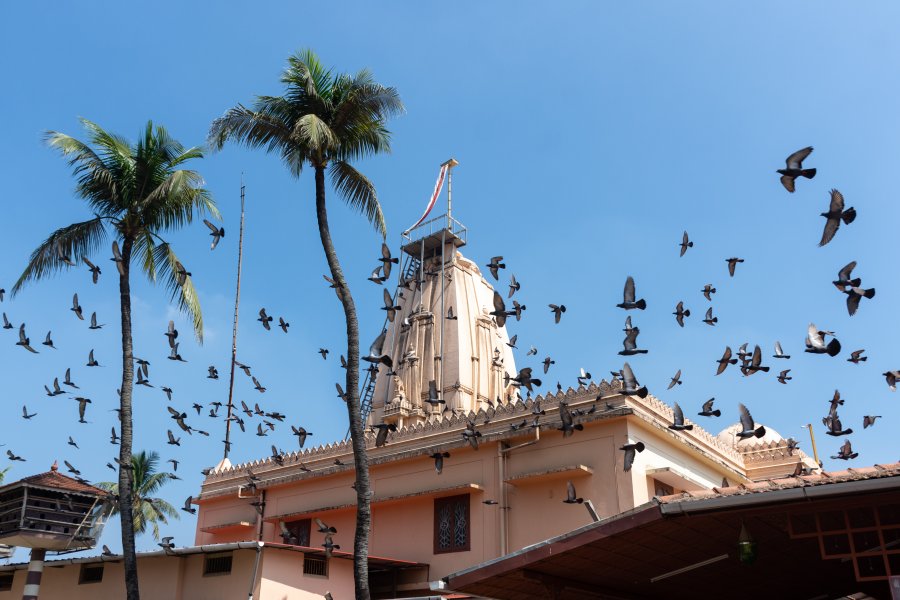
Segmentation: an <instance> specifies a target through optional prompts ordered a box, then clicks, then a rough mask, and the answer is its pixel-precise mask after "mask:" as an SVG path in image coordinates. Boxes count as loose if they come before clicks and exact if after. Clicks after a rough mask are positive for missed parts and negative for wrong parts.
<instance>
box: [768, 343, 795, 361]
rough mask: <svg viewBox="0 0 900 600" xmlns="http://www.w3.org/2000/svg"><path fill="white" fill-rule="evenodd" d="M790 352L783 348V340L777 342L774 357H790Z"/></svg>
mask: <svg viewBox="0 0 900 600" xmlns="http://www.w3.org/2000/svg"><path fill="white" fill-rule="evenodd" d="M790 357H791V355H790V354H785V353H784V350H782V349H781V342H775V354H773V355H772V358H790Z"/></svg>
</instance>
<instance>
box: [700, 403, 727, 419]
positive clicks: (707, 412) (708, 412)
mask: <svg viewBox="0 0 900 600" xmlns="http://www.w3.org/2000/svg"><path fill="white" fill-rule="evenodd" d="M715 401H716V399H715V398H710V399H709V400H707V401H706V402H704V403H703V407H702V408H701V410H700V412H698V413H697V414H698V415H700V416H701V417H721V416H722V411H721V410H719V409H715V410H713V403H714V402H715Z"/></svg>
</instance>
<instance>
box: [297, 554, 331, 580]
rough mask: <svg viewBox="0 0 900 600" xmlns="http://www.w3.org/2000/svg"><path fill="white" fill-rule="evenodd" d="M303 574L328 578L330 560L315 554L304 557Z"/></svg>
mask: <svg viewBox="0 0 900 600" xmlns="http://www.w3.org/2000/svg"><path fill="white" fill-rule="evenodd" d="M303 574H304V575H318V576H319V577H328V560H327V559H326V558H325V557H324V556H316V555H314V554H304V555H303Z"/></svg>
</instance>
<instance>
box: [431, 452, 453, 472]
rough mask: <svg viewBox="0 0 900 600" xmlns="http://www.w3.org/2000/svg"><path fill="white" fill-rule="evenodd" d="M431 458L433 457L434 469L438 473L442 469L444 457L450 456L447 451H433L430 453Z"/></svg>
mask: <svg viewBox="0 0 900 600" xmlns="http://www.w3.org/2000/svg"><path fill="white" fill-rule="evenodd" d="M431 458H433V459H434V470H435V471H437V473H438V475H440V474H441V471H443V470H444V459H445V458H450V453H449V452H435V453H433V454H432V455H431Z"/></svg>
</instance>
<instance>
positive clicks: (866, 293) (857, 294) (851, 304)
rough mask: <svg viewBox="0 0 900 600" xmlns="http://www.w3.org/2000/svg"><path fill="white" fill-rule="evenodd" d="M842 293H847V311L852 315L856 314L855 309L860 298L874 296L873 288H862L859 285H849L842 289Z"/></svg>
mask: <svg viewBox="0 0 900 600" xmlns="http://www.w3.org/2000/svg"><path fill="white" fill-rule="evenodd" d="M844 293H845V294H847V312H848V313H850V316H851V317H852V316H853V315H855V314H856V310H857V309H858V308H859V301H860V300H861V299H862V298H870V299H871V298H874V297H875V288H869V289H867V290H864V289H863V288H860V287H851V288H848V289H846V290H844Z"/></svg>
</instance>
